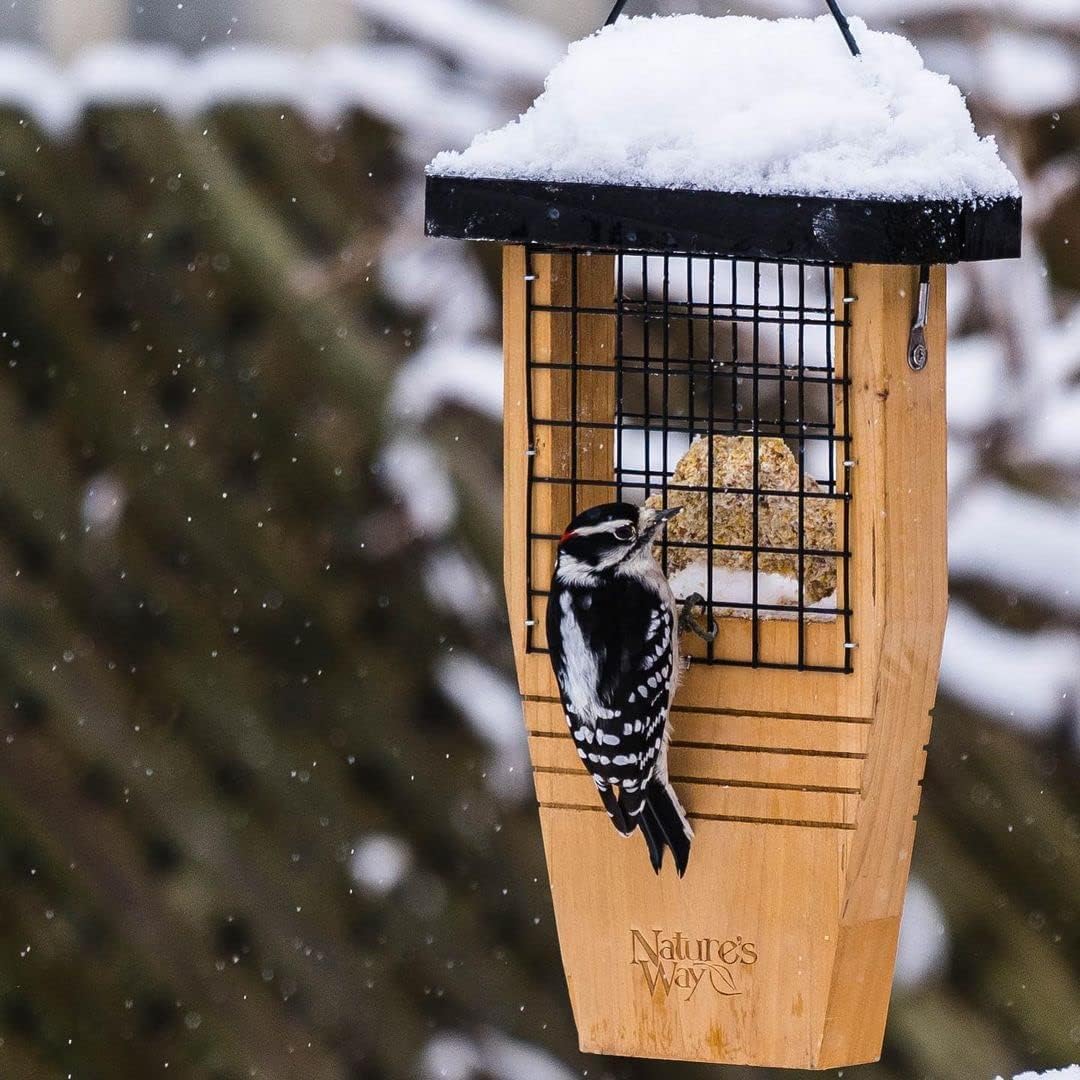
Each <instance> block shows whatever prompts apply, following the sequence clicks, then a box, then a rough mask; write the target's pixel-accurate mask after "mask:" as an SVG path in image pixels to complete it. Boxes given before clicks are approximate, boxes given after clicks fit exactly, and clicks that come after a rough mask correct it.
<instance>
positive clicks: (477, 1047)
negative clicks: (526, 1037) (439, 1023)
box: [419, 1031, 575, 1080]
mask: <svg viewBox="0 0 1080 1080" xmlns="http://www.w3.org/2000/svg"><path fill="white" fill-rule="evenodd" d="M419 1073H420V1076H421V1077H422V1080H472V1078H473V1077H475V1076H487V1077H491V1078H493V1080H574V1076H575V1074H574V1073H573V1072H572V1071H571V1070H570V1069H568V1068H567V1067H566V1066H565V1065H563V1064H562V1062H560V1061H558V1060H557V1059H556V1058H554V1057H553V1056H552V1055H551V1054H549V1053H548V1052H547V1051H546V1050H542V1049H541V1048H540V1047H538V1046H533V1045H531V1044H529V1043H526V1042H522V1041H520V1040H519V1039H511V1038H510V1037H509V1036H507V1035H504V1034H503V1033H502V1032H499V1031H486V1032H484V1033H483V1034H482V1035H481V1036H480V1038H472V1037H470V1036H468V1035H466V1034H464V1033H463V1032H459V1031H443V1032H440V1033H439V1034H438V1035H436V1036H435V1037H434V1038H433V1039H432V1040H431V1041H430V1042H429V1043H428V1044H427V1046H426V1047H424V1052H423V1054H422V1056H421V1061H420V1069H419Z"/></svg>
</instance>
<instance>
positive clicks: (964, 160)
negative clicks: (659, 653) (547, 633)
mask: <svg viewBox="0 0 1080 1080" xmlns="http://www.w3.org/2000/svg"><path fill="white" fill-rule="evenodd" d="M621 6H622V5H621V4H619V5H617V6H616V11H615V12H613V13H612V16H613V17H612V20H611V21H612V23H613V25H609V26H607V27H606V28H605V29H604V30H602V31H601V32H600V33H598V34H596V35H594V36H593V37H591V38H589V39H586V40H585V41H584V42H582V43H579V44H578V45H576V46H574V47H572V49H571V52H570V55H569V56H568V58H567V60H565V61H564V62H563V64H562V65H560V67H559V68H557V69H556V70H555V72H554V73H553V74H552V76H551V77H550V79H549V81H548V84H547V89H546V91H545V94H544V96H543V97H541V98H540V99H539V100H538V102H537V103H536V105H535V106H534V108H533V110H532V111H531V112H530V113H528V114H526V115H525V116H524V117H523V118H522V119H521V120H520V121H518V122H516V123H515V124H513V125H510V126H509V127H508V128H506V129H504V130H503V131H500V132H496V133H493V134H492V135H488V136H485V137H482V138H481V139H478V140H477V142H476V143H474V145H473V147H472V148H470V149H469V150H467V151H465V152H464V153H463V154H461V155H441V156H440V157H439V158H437V159H436V161H435V163H434V164H433V166H432V167H431V168H430V169H429V175H428V179H427V231H428V233H429V234H430V235H432V236H448V237H458V238H465V239H472V240H486V241H494V242H497V243H500V244H502V245H504V250H503V309H504V323H503V328H504V348H505V509H504V517H505V586H506V599H507V604H508V608H509V614H510V626H511V631H512V636H513V646H514V655H515V658H516V664H517V674H518V680H519V683H520V690H521V694H522V698H523V701H524V714H525V722H526V725H527V728H528V739H529V749H530V754H531V759H532V766H533V773H534V778H535V785H536V795H537V799H538V802H539V806H540V823H541V828H542V832H543V840H544V848H545V852H546V857H547V866H548V872H549V875H550V881H551V889H552V895H553V898H554V906H555V915H556V921H557V928H558V935H559V942H560V946H561V950H562V958H563V963H564V966H565V969H566V976H567V983H568V986H569V991H570V999H571V1003H572V1006H573V1011H574V1016H575V1019H576V1022H577V1026H578V1031H579V1034H580V1041H581V1048H582V1049H583V1050H586V1051H591V1052H596V1053H605V1054H623V1055H634V1056H641V1057H655V1058H676V1059H689V1060H696V1061H707V1062H724V1063H730V1064H748V1065H762V1066H780V1067H792V1068H813V1069H825V1068H836V1067H839V1066H846V1065H852V1064H857V1063H861V1062H869V1061H872V1060H875V1059H877V1057H878V1056H879V1054H880V1051H881V1045H882V1037H883V1032H884V1027H885V1019H886V1012H887V1008H888V1003H889V996H890V988H891V983H892V975H893V964H894V958H895V953H896V946H897V936H898V931H899V926H900V916H901V911H902V908H903V903H904V891H905V887H906V883H907V878H908V870H909V866H910V858H911V852H912V844H913V841H914V836H915V824H916V822H915V819H916V815H917V811H918V807H919V795H920V784H921V781H922V776H923V766H924V761H925V754H926V747H927V743H928V741H929V738H930V711H931V709H932V707H933V704H934V698H935V692H936V687H937V677H938V663H939V657H940V651H941V643H942V634H943V630H944V623H945V610H946V602H947V574H946V483H945V465H946V420H945V348H946V335H945V287H946V270H945V264H949V263H956V262H960V261H966V260H981V259H997V258H1012V257H1015V256H1017V255H1018V254H1019V236H1020V198H1019V196H1018V193H1017V191H1016V188H1015V182H1014V181H1013V180H1012V178H1011V177H1010V176H1009V174H1008V172H1007V170H1005V167H1004V166H1003V165H1001V163H1000V161H999V160H998V159H997V156H996V151H995V150H994V148H993V145H992V143H991V142H990V141H989V140H980V139H979V138H978V137H977V136H976V135H975V133H974V130H973V128H972V127H971V123H970V119H968V118H967V112H966V109H965V108H964V106H963V101H962V99H961V98H960V95H959V93H958V92H957V91H956V90H955V88H953V87H951V86H950V85H949V84H948V83H947V81H946V80H944V79H942V78H941V77H939V76H935V75H932V74H931V73H929V72H927V71H925V70H924V69H923V68H922V65H921V63H920V62H919V61H918V57H917V54H915V51H914V49H913V48H912V47H911V46H910V45H909V44H907V43H906V42H904V41H902V39H899V38H896V37H893V36H891V35H884V34H875V33H872V32H871V31H869V30H867V29H866V27H865V26H864V25H863V24H862V23H861V22H860V21H858V20H852V22H851V24H850V26H849V25H848V23H847V22H846V20H844V19H843V16H842V14H841V13H839V11H838V10H834V16H835V21H836V22H837V23H838V24H839V26H840V29H841V31H842V32H843V33H842V35H841V34H837V32H836V30H837V27H836V26H835V25H834V24H833V21H831V20H830V19H829V17H828V16H825V17H824V18H822V19H817V20H783V21H780V22H775V23H769V22H764V21H760V20H748V19H732V18H724V19H710V18H704V17H701V16H675V17H670V18H667V19H659V18H653V19H618V21H615V18H616V16H618V14H619V10H620V9H621ZM830 6H832V5H830ZM860 48H861V52H862V55H858V54H859V51H860ZM762 65H764V66H765V67H767V68H768V69H769V70H768V72H767V74H765V75H761V76H758V77H757V78H758V81H757V82H755V81H754V79H755V75H754V72H755V71H756V70H758V67H760V66H762ZM594 74H595V76H596V77H595V78H592V75H594ZM668 83H671V84H673V85H672V87H670V88H669V87H668V86H667V84H668ZM748 87H749V89H748ZM669 90H670V92H669ZM737 95H741V97H740V98H739V101H738V102H736V103H734V104H733V103H732V101H731V100H730V99H733V98H734V97H735V96H737ZM770 110H772V111H771V112H770ZM830 110H833V111H832V112H830ZM920 112H923V113H925V115H922V116H920V115H919V113H920ZM793 114H794V115H793ZM961 117H962V119H961ZM747 118H748V119H747ZM920 124H922V125H923V128H921V129H920ZM740 125H741V126H740ZM729 130H730V134H729ZM765 136H767V137H765ZM755 139H756V140H757V142H758V143H760V144H761V145H760V146H755V145H754V143H755ZM755 154H756V155H757V156H756V157H755ZM594 159H595V168H594V167H593V163H594ZM616 500H625V501H629V502H638V503H641V502H646V501H649V502H650V505H656V506H674V505H682V506H683V507H684V508H685V510H684V513H682V514H681V515H680V516H679V517H677V518H675V519H674V521H673V522H672V525H671V527H670V528H669V530H668V534H667V536H666V538H665V540H664V541H663V542H662V546H661V548H660V550H659V555H660V557H661V559H662V561H663V565H664V568H665V570H666V572H667V574H668V577H669V580H670V581H671V582H672V586H673V588H674V590H675V593H676V596H677V598H678V600H679V601H680V602H681V603H687V604H688V615H689V616H691V617H690V619H689V624H693V625H694V626H695V627H696V631H695V630H688V631H687V632H686V633H684V634H683V635H682V650H683V652H684V654H686V655H687V656H688V657H689V664H688V668H687V670H686V671H685V673H684V674H683V676H682V679H681V684H680V687H679V690H678V694H677V697H676V700H675V705H674V709H673V711H672V715H671V723H672V726H673V741H672V744H671V751H670V773H671V778H672V783H673V785H674V787H675V789H676V790H677V792H678V794H679V796H680V798H681V800H682V802H683V803H684V805H685V807H686V809H687V811H688V813H689V816H690V819H691V822H692V824H693V827H694V830H695V834H696V835H695V839H694V845H693V850H692V854H691V859H690V865H689V869H688V870H687V873H686V876H685V877H684V878H682V879H680V878H678V877H677V876H676V874H675V872H674V870H673V868H671V867H670V866H666V867H665V868H664V870H663V872H662V873H661V874H659V875H657V874H654V872H653V870H652V869H651V867H650V865H649V861H648V858H647V857H646V852H645V849H644V846H643V845H642V844H641V843H639V842H638V841H637V839H635V838H631V839H630V840H627V839H624V838H622V837H620V836H619V835H617V834H616V832H615V830H614V829H613V828H612V827H611V823H610V822H609V820H608V817H607V815H606V814H605V813H603V812H602V810H601V806H600V802H599V800H598V798H597V794H596V790H595V788H594V786H593V782H592V780H591V779H590V777H589V776H588V774H587V773H586V772H585V770H584V769H583V768H582V767H581V764H580V762H579V760H578V757H577V754H576V753H575V751H574V747H573V745H572V742H571V739H570V736H569V734H568V731H567V725H566V722H565V720H564V718H563V714H562V711H561V708H560V704H559V693H558V688H557V686H556V683H555V679H554V676H553V674H552V670H551V667H550V664H549V660H548V656H547V655H546V651H545V650H546V642H545V639H544V629H543V627H544V611H545V605H546V592H547V589H548V584H549V581H550V577H551V572H552V567H553V563H554V558H555V551H556V545H557V542H558V538H559V536H560V534H561V533H562V531H563V529H564V528H565V526H566V524H567V523H568V522H569V521H570V519H571V518H572V517H573V516H574V515H575V514H576V513H578V512H580V511H582V510H584V509H586V508H588V507H589V506H592V505H596V504H599V503H605V502H612V501H616Z"/></svg>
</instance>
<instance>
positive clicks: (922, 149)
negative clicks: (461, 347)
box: [429, 15, 1018, 199]
mask: <svg viewBox="0 0 1080 1080" xmlns="http://www.w3.org/2000/svg"><path fill="white" fill-rule="evenodd" d="M852 29H853V31H854V34H855V37H856V39H857V40H858V42H859V45H860V47H861V49H862V53H863V55H862V56H861V57H859V58H853V57H852V56H851V55H850V54H849V53H848V51H847V46H846V45H845V44H844V41H843V38H842V37H841V36H840V33H839V32H838V30H837V27H836V24H835V23H834V22H833V20H832V18H831V17H830V16H822V17H821V18H818V19H782V20H778V21H769V20H762V19H753V18H748V17H727V18H720V19H716V18H707V17H705V16H700V15H677V16H667V17H659V16H656V17H652V18H636V19H621V20H620V21H619V22H617V23H616V24H615V25H613V26H610V27H605V28H604V29H603V30H601V31H600V32H599V33H597V34H594V35H592V36H591V37H588V38H585V39H584V40H583V41H579V42H577V43H576V44H574V45H572V46H571V47H570V51H569V53H568V55H567V56H566V58H565V59H564V60H563V61H562V63H560V64H559V65H558V66H557V67H556V68H555V69H554V70H553V71H552V72H551V74H550V75H549V76H548V79H547V83H546V86H545V89H544V93H543V94H542V95H541V96H540V97H539V98H538V99H537V101H536V102H535V103H534V104H533V106H532V108H531V109H530V110H529V111H528V112H527V113H525V115H524V116H522V117H520V118H519V119H518V120H516V121H514V122H513V123H511V124H509V125H507V126H506V127H503V128H500V129H498V130H496V131H493V132H488V133H487V134H484V135H480V136H479V137H478V138H476V139H475V140H474V141H473V143H472V145H471V146H470V147H469V148H468V149H467V150H465V151H464V152H461V153H456V152H450V151H447V152H444V153H442V154H440V155H438V157H436V158H435V160H434V161H433V162H432V164H431V166H430V167H429V171H430V172H431V173H433V174H436V175H450V176H467V177H497V178H503V179H513V178H518V179H534V180H547V181H564V182H574V181H579V182H588V183H600V184H628V185H635V186H641V187H657V188H699V189H706V190H713V191H732V192H739V191H742V192H761V193H769V194H802V195H822V196H837V197H869V198H875V197H876V198H941V199H973V198H979V197H984V198H997V197H1002V196H1007V195H1015V194H1017V193H1018V188H1017V184H1016V181H1015V180H1014V179H1013V177H1012V175H1011V174H1010V172H1009V170H1008V169H1007V168H1006V167H1005V165H1004V164H1003V163H1002V161H1001V159H1000V158H999V157H998V153H997V147H996V145H995V143H994V140H993V139H992V138H985V139H980V138H979V136H978V135H977V134H976V132H975V128H974V126H973V125H972V122H971V117H970V116H969V115H968V111H967V107H966V106H965V104H964V99H963V97H962V96H961V94H960V91H959V90H957V88H956V87H955V86H953V85H952V84H951V83H950V82H949V81H948V79H946V78H945V77H944V76H942V75H936V74H934V73H933V72H931V71H928V70H927V69H926V68H925V67H924V66H923V63H922V60H921V59H920V57H919V54H918V52H917V51H916V49H915V47H914V46H913V45H912V44H911V43H910V42H908V41H906V40H905V39H904V38H902V37H898V36H896V35H893V34H885V33H877V32H874V31H871V30H868V29H867V27H866V25H865V23H863V22H862V20H860V19H853V20H852ZM780 62H782V69H781V70H778V67H777V65H778V63H780Z"/></svg>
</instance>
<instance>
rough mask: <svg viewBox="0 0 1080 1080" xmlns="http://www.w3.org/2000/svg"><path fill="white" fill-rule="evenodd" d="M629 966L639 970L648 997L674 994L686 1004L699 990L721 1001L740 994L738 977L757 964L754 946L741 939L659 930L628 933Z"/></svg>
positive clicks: (755, 946)
mask: <svg viewBox="0 0 1080 1080" xmlns="http://www.w3.org/2000/svg"><path fill="white" fill-rule="evenodd" d="M630 949H631V963H632V964H635V965H636V966H637V967H639V968H641V972H642V974H643V975H644V976H645V983H646V985H647V986H648V988H649V993H650V994H653V995H655V994H657V993H659V994H660V995H661V996H662V997H665V998H666V997H667V996H668V995H669V994H672V993H678V994H679V995H680V996H681V997H682V999H683V1000H684V1001H689V1000H690V999H691V998H692V997H693V996H694V995H695V994H696V993H697V992H698V990H700V989H702V988H706V989H709V988H711V989H712V990H713V991H715V992H716V993H717V994H721V995H723V996H724V997H734V996H735V995H736V994H741V993H742V991H741V990H740V989H739V983H738V975H739V972H740V970H741V969H742V968H746V967H752V966H753V965H754V964H756V963H757V958H758V955H757V945H755V944H754V942H752V941H745V940H744V939H743V938H741V937H736V938H734V939H729V940H727V941H721V940H720V939H718V938H691V937H687V936H686V935H685V934H682V933H678V932H676V933H675V934H666V933H665V932H664V931H662V930H631V931H630Z"/></svg>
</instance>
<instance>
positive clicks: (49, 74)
mask: <svg viewBox="0 0 1080 1080" xmlns="http://www.w3.org/2000/svg"><path fill="white" fill-rule="evenodd" d="M232 103H242V104H262V105H280V106H286V107H291V108H295V109H297V110H298V111H299V112H301V113H302V114H303V115H304V116H305V117H307V119H308V120H309V121H310V122H311V123H313V124H316V125H319V126H330V125H333V124H334V123H336V122H337V121H338V120H340V118H341V117H342V116H343V115H345V114H346V113H348V112H349V111H350V110H353V109H360V110H365V111H368V112H370V113H371V114H372V115H374V116H378V117H380V118H382V119H384V120H386V121H387V122H388V123H390V124H392V125H394V126H395V127H397V128H398V129H400V130H402V131H403V132H406V133H407V135H408V137H409V139H412V140H418V141H419V142H420V143H422V145H423V146H424V147H426V148H427V149H426V150H425V156H427V154H428V153H430V152H431V150H433V149H434V147H435V146H438V145H443V146H445V145H446V143H447V142H448V141H449V142H452V143H459V144H463V143H465V142H466V141H467V139H468V138H469V136H470V135H471V134H472V133H473V132H474V131H476V128H477V127H478V126H481V125H484V124H490V123H492V122H493V121H494V119H495V117H496V116H497V115H498V114H497V113H494V112H492V110H491V109H490V108H489V107H488V106H487V105H486V104H485V103H484V102H483V101H482V100H481V99H480V97H479V96H478V95H477V94H475V93H474V92H471V91H468V90H466V89H463V88H462V87H461V86H459V85H457V84H455V83H454V82H453V81H451V80H449V79H448V78H447V77H446V76H445V73H444V71H443V68H442V66H441V65H440V64H438V63H437V61H435V60H434V59H432V58H431V57H426V56H423V55H418V54H417V53H416V51H415V50H412V49H407V48H404V47H400V46H390V45H385V46H384V45H361V46H345V45H342V46H330V47H327V48H325V49H321V50H319V51H318V52H315V53H312V54H307V53H303V52H299V51H295V50H288V49H278V48H275V47H273V46H268V45H231V46H228V47H220V48H214V49H206V50H203V51H202V52H200V53H198V54H196V55H194V56H184V55H183V54H182V53H180V52H179V51H178V50H176V49H172V48H169V47H167V46H156V45H144V44H137V43H136V44H131V43H126V42H116V43H111V44H107V45H101V46H97V47H95V48H92V49H88V50H86V51H85V52H83V53H80V54H79V56H78V58H77V59H76V60H75V61H74V62H73V63H72V64H71V65H70V66H69V67H66V68H58V67H57V66H56V65H55V64H54V63H53V62H52V60H51V59H50V58H49V57H47V56H45V55H44V54H43V53H41V52H39V51H37V50H35V49H27V48H25V47H23V46H21V45H11V44H7V43H0V104H2V105H7V106H10V107H13V108H16V109H18V110H19V111H21V112H25V113H26V114H28V115H29V116H31V117H32V118H33V119H34V120H35V121H36V122H37V123H38V124H40V125H41V127H42V128H43V129H44V130H45V131H47V132H48V133H49V134H50V135H52V136H54V137H63V136H66V135H69V134H70V133H71V131H72V130H73V129H74V128H75V127H76V126H77V125H78V124H79V122H80V121H81V119H82V114H83V111H84V110H85V109H86V108H88V107H91V106H98V105H101V106H108V107H122V108H133V107H146V108H152V109H161V110H163V111H164V112H167V113H168V114H169V115H170V116H173V117H175V118H176V119H178V120H181V121H185V122H190V121H192V120H194V119H195V118H196V117H199V116H201V115H203V114H204V113H206V112H208V111H210V110H212V109H214V108H215V107H216V106H219V105H228V104H232Z"/></svg>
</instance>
